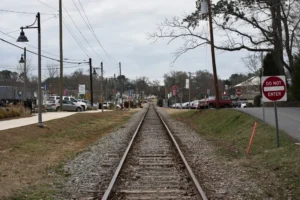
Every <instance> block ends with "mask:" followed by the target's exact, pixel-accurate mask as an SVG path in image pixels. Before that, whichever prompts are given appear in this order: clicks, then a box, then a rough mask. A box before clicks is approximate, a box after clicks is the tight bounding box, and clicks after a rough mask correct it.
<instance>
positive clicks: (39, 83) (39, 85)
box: [17, 12, 44, 127]
mask: <svg viewBox="0 0 300 200" xmlns="http://www.w3.org/2000/svg"><path fill="white" fill-rule="evenodd" d="M35 23H37V26H33V25H35ZM32 28H36V29H38V124H37V125H38V126H39V127H44V125H43V121H42V92H41V82H42V81H41V77H42V63H41V60H42V59H41V17H40V13H39V12H38V13H37V15H36V19H35V21H34V23H33V24H31V25H29V26H26V27H23V26H22V27H21V33H20V36H19V38H18V39H17V42H28V39H27V37H26V36H25V33H24V31H23V30H24V29H32Z"/></svg>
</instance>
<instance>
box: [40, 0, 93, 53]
mask: <svg viewBox="0 0 300 200" xmlns="http://www.w3.org/2000/svg"><path fill="white" fill-rule="evenodd" d="M37 1H38V2H40V3H41V4H43V5H45V6H47V7H48V8H51V9H52V10H55V11H57V12H58V10H57V9H56V8H54V7H52V6H50V5H48V4H46V3H44V2H42V1H40V0H37ZM63 20H64V21H63V23H64V25H65V27H66V28H67V30H68V31H69V33H70V34H71V36H72V37H73V39H74V40H75V42H76V43H77V44H78V46H79V47H80V48H81V49H82V51H83V53H84V54H85V55H86V56H87V57H89V55H88V51H87V50H86V48H85V47H84V46H83V45H82V44H81V43H80V41H79V39H78V38H77V36H76V34H75V33H74V32H73V31H72V29H71V27H70V26H69V25H68V22H67V21H66V20H65V19H64V18H63Z"/></svg>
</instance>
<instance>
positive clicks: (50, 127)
mask: <svg viewBox="0 0 300 200" xmlns="http://www.w3.org/2000/svg"><path fill="white" fill-rule="evenodd" d="M134 112H135V111H134V110H132V111H130V112H104V113H82V114H75V115H72V116H69V117H65V118H61V119H57V120H52V121H49V122H45V125H46V128H38V127H37V126H36V125H29V126H25V127H20V128H16V129H10V130H5V131H0V137H1V142H0V143H1V147H0V180H1V181H0V199H2V198H3V199H9V200H18V199H33V200H34V199H53V198H54V197H53V194H56V193H57V192H58V191H55V189H54V188H56V187H52V186H53V185H55V184H59V182H56V181H55V178H56V175H57V174H61V175H63V173H64V172H63V170H62V166H63V165H64V163H65V162H66V161H67V160H68V159H71V158H72V157H74V156H75V155H77V154H78V153H80V152H81V151H83V150H84V149H86V148H87V147H88V146H89V145H90V144H92V143H94V142H95V141H97V140H98V139H100V138H101V137H103V136H105V135H106V134H108V133H109V132H111V131H112V130H114V129H116V128H117V127H120V126H122V125H123V124H125V123H126V122H127V121H128V120H129V118H130V116H131V115H132V114H133V113H134ZM65 176H68V175H65Z"/></svg>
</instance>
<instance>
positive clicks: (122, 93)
mask: <svg viewBox="0 0 300 200" xmlns="http://www.w3.org/2000/svg"><path fill="white" fill-rule="evenodd" d="M119 68H120V81H121V101H122V106H123V79H122V70H121V68H122V67H121V62H119Z"/></svg>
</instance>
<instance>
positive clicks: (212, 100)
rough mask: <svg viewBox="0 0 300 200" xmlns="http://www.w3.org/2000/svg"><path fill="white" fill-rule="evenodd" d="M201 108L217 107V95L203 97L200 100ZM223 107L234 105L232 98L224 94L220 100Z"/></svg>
mask: <svg viewBox="0 0 300 200" xmlns="http://www.w3.org/2000/svg"><path fill="white" fill-rule="evenodd" d="M199 102H200V103H199V105H198V106H199V108H215V107H216V97H214V96H211V97H208V98H207V99H201V100H200V101H199ZM219 103H220V107H221V108H231V107H232V100H231V99H230V97H229V96H222V97H221V99H220V101H219Z"/></svg>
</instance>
